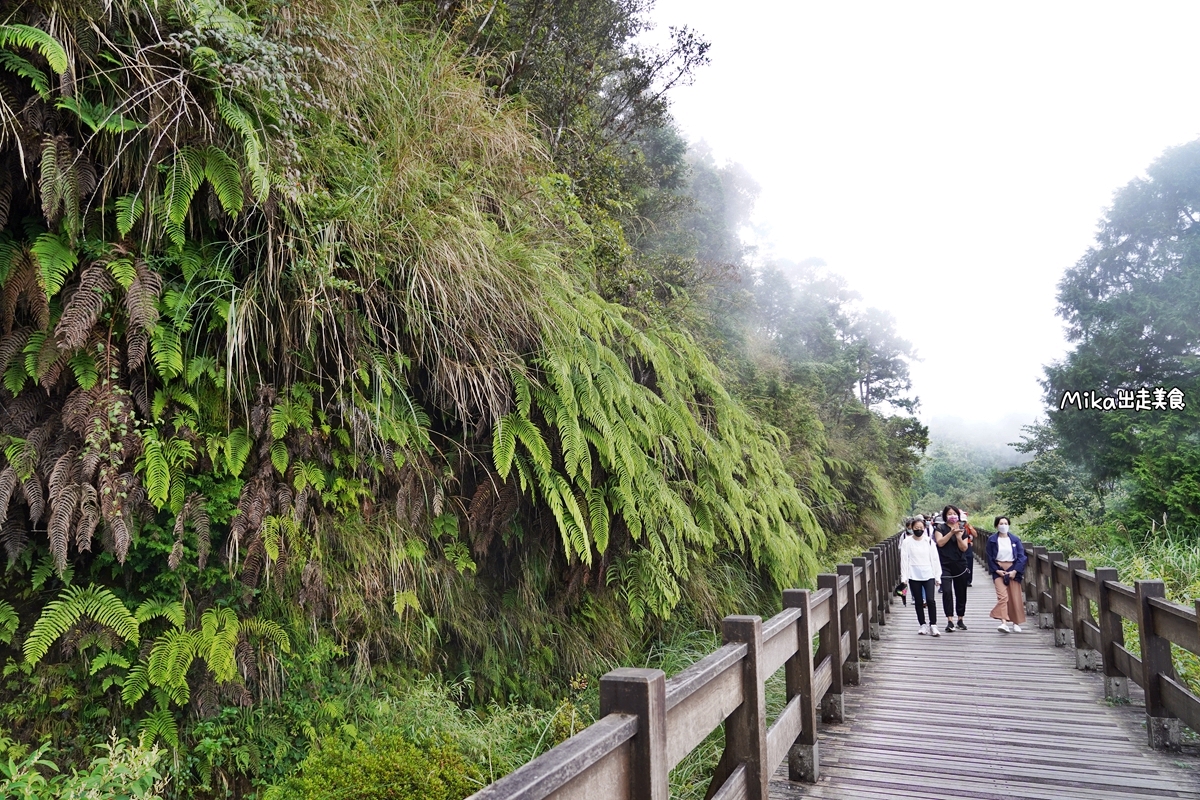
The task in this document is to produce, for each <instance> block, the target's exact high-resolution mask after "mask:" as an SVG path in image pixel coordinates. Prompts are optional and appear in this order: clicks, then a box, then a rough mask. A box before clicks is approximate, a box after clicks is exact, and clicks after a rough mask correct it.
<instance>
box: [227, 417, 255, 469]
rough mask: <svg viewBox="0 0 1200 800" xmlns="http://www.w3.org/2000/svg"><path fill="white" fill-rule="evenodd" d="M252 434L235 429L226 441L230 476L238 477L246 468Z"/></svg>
mask: <svg viewBox="0 0 1200 800" xmlns="http://www.w3.org/2000/svg"><path fill="white" fill-rule="evenodd" d="M251 444H252V442H251V440H250V434H249V432H248V431H247V430H246V429H245V428H234V429H233V430H231V431H230V432H229V438H228V439H226V440H225V447H224V451H225V467H226V469H227V470H229V474H230V475H232V476H233V477H235V478H236V477H238V476H239V475H241V474H242V470H243V469H245V467H246V459H248V458H249V457H250V445H251Z"/></svg>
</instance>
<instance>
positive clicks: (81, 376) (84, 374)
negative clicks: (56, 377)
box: [67, 350, 100, 392]
mask: <svg viewBox="0 0 1200 800" xmlns="http://www.w3.org/2000/svg"><path fill="white" fill-rule="evenodd" d="M67 364H68V365H69V366H70V367H71V374H73V375H74V376H75V382H76V383H78V384H79V388H80V389H83V390H84V391H85V392H86V391H87V390H88V389H91V388H92V387H93V386H95V385H96V381H97V380H99V379H100V370H99V368H98V367H97V366H96V359H94V358H92V355H91V353H88V352H85V351H83V350H81V351H79V352H78V353H76V354H75V355H73V356H71V360H70V361H68V362H67Z"/></svg>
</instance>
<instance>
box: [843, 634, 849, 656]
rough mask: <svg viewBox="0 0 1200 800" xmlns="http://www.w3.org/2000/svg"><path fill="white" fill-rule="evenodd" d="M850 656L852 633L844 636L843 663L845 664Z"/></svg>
mask: <svg viewBox="0 0 1200 800" xmlns="http://www.w3.org/2000/svg"><path fill="white" fill-rule="evenodd" d="M849 655H850V632H849V631H846V632H845V633H843V634H842V661H843V662H844V661H845V660H846V659H847V658H848V657H849Z"/></svg>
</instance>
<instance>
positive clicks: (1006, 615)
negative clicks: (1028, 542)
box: [986, 517, 1029, 633]
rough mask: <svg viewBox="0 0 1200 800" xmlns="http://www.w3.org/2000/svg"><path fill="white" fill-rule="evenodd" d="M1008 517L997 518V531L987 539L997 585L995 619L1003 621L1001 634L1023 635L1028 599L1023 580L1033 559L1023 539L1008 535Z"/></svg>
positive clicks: (990, 571) (988, 556) (993, 579)
mask: <svg viewBox="0 0 1200 800" xmlns="http://www.w3.org/2000/svg"><path fill="white" fill-rule="evenodd" d="M1008 526H1009V522H1008V517H996V532H995V533H993V534H992V535H991V536H989V537H988V540H987V547H986V550H987V562H988V572H989V573H991V576H992V582H993V583H994V584H995V585H996V606H995V608H993V609H992V613H991V617H992V619H998V620H1000V626H999V627H998V628H997V629H996V630H998V631H1000V632H1001V633H1020V632H1021V623H1022V622H1024V621H1025V596H1024V593H1023V592H1022V591H1021V581H1022V580H1023V579H1024V577H1025V565H1026V564H1027V563H1028V561H1029V559H1028V558H1027V557H1026V555H1025V546H1024V545H1022V544H1021V540H1020V539H1018V538H1017V537H1016V536H1013V535H1012V534H1010V533H1009V532H1008Z"/></svg>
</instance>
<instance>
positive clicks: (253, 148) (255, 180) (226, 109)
mask: <svg viewBox="0 0 1200 800" xmlns="http://www.w3.org/2000/svg"><path fill="white" fill-rule="evenodd" d="M217 112H218V113H219V114H220V115H221V119H223V120H224V121H225V124H226V125H228V126H229V127H230V129H231V130H233V132H234V133H236V134H237V135H238V136H240V137H241V139H242V155H243V157H244V158H245V161H246V169H247V171H248V172H249V173H250V185H251V187H252V188H253V189H254V199H255V200H256V201H257V202H259V203H261V202H263V201H264V200H266V199H267V194H268V192H270V190H271V184H270V181H269V180H268V178H267V170H266V167H265V166H264V165H263V160H262V143H261V142H260V141H259V138H258V131H257V130H256V129H255V127H254V122H253V121H252V120H251V117H250V115H249V114H248V113H247V112H246V110H245V109H243V108H242V107H241V106H239V105H238V104H237V103H235V102H233V101H231V100H227V99H226V98H225V97H224V96H223V95H221V94H218V95H217Z"/></svg>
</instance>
